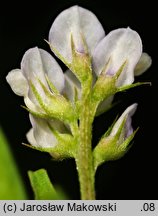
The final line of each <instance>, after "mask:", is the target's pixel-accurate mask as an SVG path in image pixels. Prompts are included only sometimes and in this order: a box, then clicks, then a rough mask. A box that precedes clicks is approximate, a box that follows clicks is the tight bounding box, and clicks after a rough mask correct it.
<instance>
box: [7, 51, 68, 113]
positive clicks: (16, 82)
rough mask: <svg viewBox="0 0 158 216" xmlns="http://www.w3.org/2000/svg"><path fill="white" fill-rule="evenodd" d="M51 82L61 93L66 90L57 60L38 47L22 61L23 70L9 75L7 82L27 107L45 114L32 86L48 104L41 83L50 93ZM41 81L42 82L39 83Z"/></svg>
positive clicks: (28, 52)
mask: <svg viewBox="0 0 158 216" xmlns="http://www.w3.org/2000/svg"><path fill="white" fill-rule="evenodd" d="M47 78H48V79H49V80H50V82H51V83H52V84H53V85H54V86H55V87H56V88H57V89H58V91H59V92H61V91H62V90H63V88H64V74H63V72H62V70H61V68H60V66H59V65H58V63H57V62H56V61H55V59H54V58H53V57H52V56H51V55H50V54H49V53H48V52H46V51H44V50H42V49H38V48H37V47H35V48H32V49H29V50H28V51H27V52H26V53H25V54H24V56H23V58H22V61H21V69H15V70H12V71H11V72H9V73H8V75H7V77H6V80H7V82H8V83H9V85H10V86H11V88H12V90H13V91H14V93H15V94H17V95H19V96H23V97H24V100H25V103H26V106H27V107H28V108H29V109H30V110H32V111H34V112H39V111H40V112H43V110H41V107H40V104H39V102H38V100H37V98H36V97H35V94H34V92H33V89H32V84H33V85H34V86H35V88H36V90H37V92H38V94H39V95H40V96H41V98H42V100H43V101H44V103H46V104H47V103H48V100H47V97H46V93H45V91H44V90H43V88H42V86H41V84H40V82H42V84H43V85H44V86H45V88H46V89H47V90H48V92H50V94H51V93H52V92H51V91H50V86H49V84H48V82H47ZM39 81H40V82H39Z"/></svg>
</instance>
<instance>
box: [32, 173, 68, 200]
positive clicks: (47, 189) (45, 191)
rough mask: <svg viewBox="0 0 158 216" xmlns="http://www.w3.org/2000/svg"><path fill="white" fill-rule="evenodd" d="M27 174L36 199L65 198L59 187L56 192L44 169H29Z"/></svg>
mask: <svg viewBox="0 0 158 216" xmlns="http://www.w3.org/2000/svg"><path fill="white" fill-rule="evenodd" d="M28 175H29V179H30V182H31V186H32V189H33V191H34V194H35V199H36V200H59V199H67V198H66V195H65V194H64V192H63V191H62V190H61V188H59V193H57V192H56V190H55V188H54V186H53V185H52V183H51V181H50V179H49V176H48V174H47V172H46V170H45V169H39V170H37V171H29V172H28Z"/></svg>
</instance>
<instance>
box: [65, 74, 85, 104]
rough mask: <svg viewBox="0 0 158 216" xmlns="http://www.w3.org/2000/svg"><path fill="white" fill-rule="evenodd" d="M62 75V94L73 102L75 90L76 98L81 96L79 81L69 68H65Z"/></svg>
mask: <svg viewBox="0 0 158 216" xmlns="http://www.w3.org/2000/svg"><path fill="white" fill-rule="evenodd" d="M64 75H65V88H64V90H63V94H64V95H66V97H67V98H68V99H69V100H70V101H72V102H73V101H74V99H75V91H77V95H78V98H80V96H81V86H80V82H79V81H78V79H77V78H76V77H75V75H74V74H73V73H72V72H71V71H70V70H67V71H66V72H65V74H64Z"/></svg>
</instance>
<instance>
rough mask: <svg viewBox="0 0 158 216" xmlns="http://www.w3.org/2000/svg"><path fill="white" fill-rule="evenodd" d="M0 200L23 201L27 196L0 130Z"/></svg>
mask: <svg viewBox="0 0 158 216" xmlns="http://www.w3.org/2000/svg"><path fill="white" fill-rule="evenodd" d="M0 199H1V200H2V199H3V200H13V199H14V200H25V199H27V195H26V192H25V188H24V185H23V183H22V180H21V177H20V174H19V172H18V169H17V168H16V164H15V161H14V159H13V156H12V154H11V151H10V149H9V146H8V143H7V140H6V137H5V135H4V133H3V131H2V129H1V128H0Z"/></svg>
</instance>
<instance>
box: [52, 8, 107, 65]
mask: <svg viewBox="0 0 158 216" xmlns="http://www.w3.org/2000/svg"><path fill="white" fill-rule="evenodd" d="M71 36H72V37H73V40H74V44H75V48H76V50H77V51H78V52H81V53H83V52H84V51H85V50H84V44H83V40H82V37H83V38H84V40H85V42H86V44H87V47H88V49H89V53H90V54H91V52H92V51H93V49H94V48H95V46H96V45H97V44H98V42H99V41H100V40H101V39H102V38H103V37H104V36H105V33H104V30H103V28H102V25H101V24H100V22H99V20H98V19H97V17H96V16H95V15H94V14H93V13H92V12H91V11H89V10H87V9H84V8H82V7H79V6H73V7H70V8H68V9H66V10H64V11H63V12H62V13H60V14H59V15H58V16H57V18H56V19H55V21H54V23H53V24H52V26H51V29H50V32H49V42H50V44H51V46H52V47H54V48H55V49H57V51H58V52H59V53H60V55H62V56H63V57H64V58H65V59H66V60H67V61H68V62H71V60H72V56H71Z"/></svg>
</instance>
